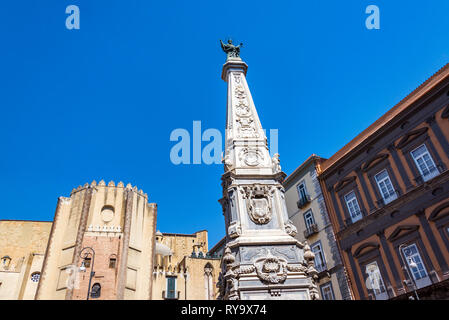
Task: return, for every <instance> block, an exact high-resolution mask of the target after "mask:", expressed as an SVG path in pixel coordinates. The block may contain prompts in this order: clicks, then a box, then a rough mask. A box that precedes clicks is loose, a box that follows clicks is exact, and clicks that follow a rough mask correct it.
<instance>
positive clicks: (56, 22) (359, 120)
mask: <svg viewBox="0 0 449 320" xmlns="http://www.w3.org/2000/svg"><path fill="white" fill-rule="evenodd" d="M72 4H74V5H77V6H79V8H80V11H81V12H80V14H81V23H80V26H81V28H80V30H68V29H66V27H65V20H66V17H67V16H68V15H67V14H66V13H65V8H66V7H67V6H68V5H72ZM370 4H374V5H377V6H378V7H379V8H380V30H367V29H366V27H365V19H366V17H367V16H368V15H367V14H365V8H366V7H367V6H368V5H370ZM447 12H449V2H448V1H447V0H441V1H437V0H432V1H428V2H424V1H411V0H408V1H405V0H395V1H378V0H375V1H361V0H358V1H356V0H352V1H344V2H343V1H338V2H337V1H330V0H329V1H313V2H312V1H309V2H308V3H304V2H300V1H261V0H259V1H257V2H256V1H238V2H228V1H198V0H197V1H170V2H167V1H157V2H156V1H149V0H140V1H137V0H127V1H124V0H121V1H112V0H108V1H103V0H95V1H91V0H90V1H87V0H86V1H75V0H45V1H23V0H17V1H1V3H0V30H1V31H0V34H1V38H0V39H1V43H2V46H1V50H0V70H1V73H0V74H1V76H0V107H1V111H2V112H1V117H0V147H1V157H0V177H1V183H0V201H1V204H2V205H1V212H0V218H2V219H34V220H52V219H53V215H54V210H55V207H56V202H57V198H58V197H59V196H69V195H70V192H71V190H72V188H74V187H77V186H78V185H80V184H81V185H82V184H85V183H86V182H91V181H92V180H94V179H95V180H96V181H97V182H98V181H100V180H101V179H104V180H105V181H106V182H108V181H110V180H114V181H115V182H118V181H123V182H125V183H128V182H131V183H132V184H133V185H137V186H138V188H141V189H143V190H144V191H145V192H146V193H148V195H149V197H150V201H152V202H156V203H157V204H158V207H159V211H158V229H160V230H161V231H162V232H177V233H192V232H195V231H198V230H202V229H207V230H209V241H210V244H211V245H212V244H214V243H215V242H216V241H218V240H219V239H220V238H221V237H222V236H223V235H224V220H223V216H222V213H221V207H220V205H219V203H218V201H217V200H218V199H219V198H220V197H221V185H220V182H221V181H220V177H221V174H222V173H223V168H222V166H221V165H205V164H202V165H179V166H175V165H173V164H172V163H171V162H170V149H171V148H172V147H173V145H174V144H175V143H174V142H171V141H170V140H169V137H170V133H171V132H172V130H174V129H176V128H185V129H187V130H188V131H189V132H192V124H193V121H201V123H202V128H203V130H205V129H208V128H217V129H219V130H221V131H222V132H224V125H225V114H226V83H225V82H223V81H222V80H221V79H220V74H221V67H222V65H223V63H224V61H225V54H224V53H223V52H221V49H220V46H219V39H220V38H221V39H223V40H225V39H227V38H228V37H232V38H233V39H234V40H235V42H237V43H240V42H244V45H245V47H244V48H243V49H242V57H243V59H244V60H245V61H246V62H247V63H248V65H249V70H248V76H247V78H248V82H249V85H250V88H251V90H252V95H253V98H254V100H255V103H256V107H257V109H258V112H259V116H260V119H261V121H262V125H263V126H264V128H267V129H278V130H279V153H280V155H281V165H282V167H283V170H284V171H285V172H286V173H287V174H289V173H291V172H292V171H293V170H294V169H295V168H296V167H297V166H298V165H299V164H300V163H301V162H302V161H303V160H305V159H306V158H307V157H308V156H309V155H310V154H312V153H316V154H319V155H321V156H322V157H330V156H331V155H332V154H333V153H335V152H336V151H337V150H338V149H340V148H341V147H342V146H343V145H344V144H346V143H347V142H349V141H350V140H351V139H352V138H353V137H354V136H355V135H357V134H358V133H359V132H360V131H362V130H363V129H364V128H366V127H367V126H368V125H370V124H371V123H372V122H374V121H375V120H376V119H377V118H378V117H380V116H381V115H382V114H383V113H385V112H386V111H387V110H388V109H390V108H391V107H392V106H394V105H395V104H396V103H397V102H399V101H400V100H401V99H402V98H403V97H404V96H406V95H407V94H408V93H409V92H410V91H412V90H413V89H415V88H416V87H417V86H419V85H420V84H421V83H422V82H423V81H425V80H426V79H427V78H428V77H429V76H431V75H432V74H433V73H434V72H436V71H437V70H438V69H439V68H440V67H442V66H443V65H444V64H446V63H447V62H449V38H448V37H447V35H448V29H449V19H447ZM204 145H205V144H203V146H204Z"/></svg>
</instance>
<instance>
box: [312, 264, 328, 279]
mask: <svg viewBox="0 0 449 320" xmlns="http://www.w3.org/2000/svg"><path fill="white" fill-rule="evenodd" d="M315 269H316V271H317V272H318V278H322V277H324V276H327V275H328V272H327V265H326V264H325V263H323V264H319V265H315Z"/></svg>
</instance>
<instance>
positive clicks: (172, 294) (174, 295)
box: [162, 290, 180, 300]
mask: <svg viewBox="0 0 449 320" xmlns="http://www.w3.org/2000/svg"><path fill="white" fill-rule="evenodd" d="M179 294H180V291H171V290H170V291H168V293H167V291H165V290H163V291H162V299H164V300H179Z"/></svg>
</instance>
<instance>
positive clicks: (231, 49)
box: [220, 39, 243, 58]
mask: <svg viewBox="0 0 449 320" xmlns="http://www.w3.org/2000/svg"><path fill="white" fill-rule="evenodd" d="M220 43H221V48H222V49H223V51H224V52H226V54H227V56H228V58H238V57H240V48H241V47H243V43H240V44H239V45H238V46H235V45H233V44H232V40H231V39H229V40H228V43H226V44H225V43H223V41H221V40H220Z"/></svg>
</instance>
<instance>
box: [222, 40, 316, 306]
mask: <svg viewBox="0 0 449 320" xmlns="http://www.w3.org/2000/svg"><path fill="white" fill-rule="evenodd" d="M220 42H221V41H220ZM221 46H222V49H223V51H225V52H226V53H227V60H226V63H225V64H224V66H223V72H222V79H223V80H224V81H226V82H227V83H228V102H227V121H226V142H225V153H224V157H223V163H224V170H225V173H224V174H223V176H222V186H223V198H222V199H220V203H221V204H222V206H223V214H224V217H225V224H226V230H227V235H226V240H227V244H226V250H225V254H224V256H223V259H222V273H221V276H220V280H219V287H220V298H221V299H230V300H237V299H242V300H248V299H298V300H308V299H318V291H317V287H316V285H315V281H314V278H315V277H316V274H317V271H316V270H315V268H314V254H313V253H312V252H311V250H310V247H309V246H308V245H307V243H305V244H303V243H300V242H299V241H297V240H296V239H295V238H294V236H295V234H296V228H295V227H294V225H293V224H292V223H291V221H290V220H289V219H288V215H287V208H286V204H285V197H284V188H283V187H282V185H281V181H282V180H283V179H284V178H285V173H283V172H282V171H281V167H280V164H279V155H278V154H275V155H274V156H273V157H270V153H269V150H268V145H267V138H266V136H265V133H264V131H263V129H262V126H261V123H260V120H259V117H258V115H257V111H256V108H255V105H254V102H253V99H252V97H251V93H250V90H249V88H248V84H247V82H246V71H247V69H248V66H247V64H246V63H245V62H243V61H242V59H241V58H240V48H241V46H242V45H241V44H240V45H239V46H235V45H233V44H232V41H231V40H229V41H228V43H227V44H225V43H223V42H221Z"/></svg>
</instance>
